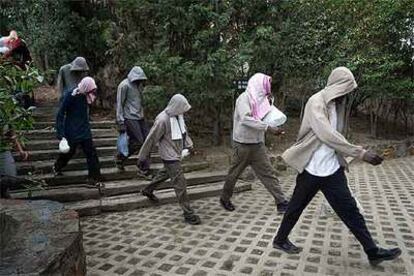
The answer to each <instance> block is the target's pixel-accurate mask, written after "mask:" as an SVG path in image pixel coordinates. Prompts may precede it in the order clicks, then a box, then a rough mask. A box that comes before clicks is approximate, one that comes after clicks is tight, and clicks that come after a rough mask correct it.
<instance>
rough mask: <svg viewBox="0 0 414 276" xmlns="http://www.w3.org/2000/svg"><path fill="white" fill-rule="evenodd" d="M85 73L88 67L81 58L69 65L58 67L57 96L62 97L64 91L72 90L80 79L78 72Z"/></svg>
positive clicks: (80, 75)
mask: <svg viewBox="0 0 414 276" xmlns="http://www.w3.org/2000/svg"><path fill="white" fill-rule="evenodd" d="M87 71H89V66H88V64H87V63H86V60H85V58H83V57H77V58H75V59H74V60H73V61H72V62H71V63H69V64H66V65H63V66H62V67H60V69H59V75H58V80H57V89H58V92H59V95H60V96H61V97H63V96H64V95H63V94H64V93H63V92H64V91H66V90H72V89H74V88H75V87H76V86H77V85H78V84H79V82H80V81H81V79H82V74H79V73H78V72H87Z"/></svg>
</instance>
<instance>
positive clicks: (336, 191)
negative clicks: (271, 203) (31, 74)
mask: <svg viewBox="0 0 414 276" xmlns="http://www.w3.org/2000/svg"><path fill="white" fill-rule="evenodd" d="M319 190H321V191H322V193H323V194H324V196H325V197H326V199H327V201H328V203H329V204H330V205H331V206H332V208H333V209H334V211H335V213H336V214H337V215H338V216H339V218H340V219H341V220H342V221H343V222H344V223H345V225H346V226H347V227H348V229H349V230H350V231H351V232H352V234H354V236H355V237H356V238H357V240H358V241H359V242H360V243H361V245H362V246H363V248H364V250H365V252H366V251H368V250H369V249H373V248H376V247H377V246H376V245H375V242H374V241H373V239H372V237H371V234H370V233H369V231H368V229H367V226H366V224H365V220H364V217H363V216H362V215H361V213H360V212H359V209H358V207H357V204H356V201H355V199H354V198H353V197H352V194H351V191H350V190H349V187H348V184H347V179H346V176H345V172H344V169H343V168H341V169H339V170H338V171H336V172H335V173H334V174H333V175H330V176H327V177H318V176H314V175H311V174H309V173H308V172H306V171H304V172H303V173H302V174H299V175H298V177H297V179H296V186H295V190H294V192H293V195H292V198H291V200H290V202H289V206H288V209H287V211H286V213H285V215H284V217H283V220H282V223H281V225H280V227H279V231H278V232H277V235H276V237H275V241H284V240H286V239H287V237H288V236H289V233H290V231H291V230H292V229H293V227H294V226H295V224H296V222H297V221H298V219H299V217H300V215H301V214H302V212H303V210H304V209H305V208H306V206H307V205H308V204H309V202H310V201H311V200H312V198H313V197H314V196H315V194H316V193H317V192H318V191H319Z"/></svg>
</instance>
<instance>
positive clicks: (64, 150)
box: [59, 138, 70, 153]
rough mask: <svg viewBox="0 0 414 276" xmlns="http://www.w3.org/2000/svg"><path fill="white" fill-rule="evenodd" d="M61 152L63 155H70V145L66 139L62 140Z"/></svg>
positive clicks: (60, 144)
mask: <svg viewBox="0 0 414 276" xmlns="http://www.w3.org/2000/svg"><path fill="white" fill-rule="evenodd" d="M59 151H60V152H61V153H68V152H69V151H70V147H69V143H68V140H66V138H62V140H60V143H59Z"/></svg>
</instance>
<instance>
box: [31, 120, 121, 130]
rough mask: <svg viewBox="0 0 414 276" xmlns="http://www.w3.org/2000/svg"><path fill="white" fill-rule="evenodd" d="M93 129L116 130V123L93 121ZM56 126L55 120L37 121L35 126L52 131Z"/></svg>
mask: <svg viewBox="0 0 414 276" xmlns="http://www.w3.org/2000/svg"><path fill="white" fill-rule="evenodd" d="M90 124H91V127H92V128H95V129H108V128H113V129H115V128H116V125H115V121H91V122H90ZM55 125H56V122H55V121H54V120H52V121H38V120H37V121H36V122H35V123H34V124H33V127H34V128H35V129H52V128H54V127H55Z"/></svg>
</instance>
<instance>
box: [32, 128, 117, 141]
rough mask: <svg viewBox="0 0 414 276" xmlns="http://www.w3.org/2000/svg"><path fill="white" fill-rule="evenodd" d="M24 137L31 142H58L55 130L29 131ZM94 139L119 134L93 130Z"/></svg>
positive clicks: (114, 131)
mask: <svg viewBox="0 0 414 276" xmlns="http://www.w3.org/2000/svg"><path fill="white" fill-rule="evenodd" d="M24 136H25V137H26V138H27V139H28V140H29V141H30V140H45V139H50V140H57V138H56V131H55V130H54V129H35V130H29V131H27V132H26V133H25V134H24ZM92 137H93V138H104V137H107V138H109V137H118V133H117V131H116V130H115V129H92Z"/></svg>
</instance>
